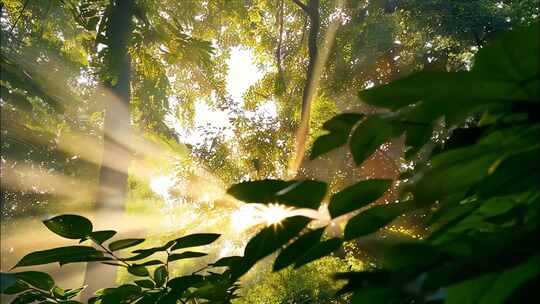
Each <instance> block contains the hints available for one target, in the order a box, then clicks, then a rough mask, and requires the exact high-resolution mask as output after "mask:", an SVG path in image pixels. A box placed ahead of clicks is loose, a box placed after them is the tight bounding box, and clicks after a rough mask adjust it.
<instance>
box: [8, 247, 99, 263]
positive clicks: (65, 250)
mask: <svg viewBox="0 0 540 304" xmlns="http://www.w3.org/2000/svg"><path fill="white" fill-rule="evenodd" d="M96 258H103V252H101V251H98V250H96V249H94V248H93V247H88V246H66V247H59V248H54V249H48V250H42V251H36V252H32V253H29V254H27V255H25V256H24V257H23V258H22V259H21V260H20V261H19V262H18V263H17V265H15V267H21V266H33V265H43V264H49V263H55V262H59V263H63V262H69V263H73V262H84V261H88V260H90V261H92V260H93V259H96Z"/></svg>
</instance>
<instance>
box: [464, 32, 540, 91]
mask: <svg viewBox="0 0 540 304" xmlns="http://www.w3.org/2000/svg"><path fill="white" fill-rule="evenodd" d="M539 32H540V30H539V25H538V22H535V23H533V24H531V25H530V26H528V27H526V28H517V29H516V30H513V31H511V32H508V33H505V34H503V35H501V36H500V37H499V38H498V39H496V40H494V41H492V42H491V43H489V44H488V45H486V46H485V47H483V48H481V49H480V50H479V51H478V54H476V56H475V57H474V66H473V71H475V72H478V73H483V74H485V75H489V76H490V77H498V78H504V79H510V80H514V81H516V82H521V81H523V80H527V79H531V78H533V77H535V76H536V77H537V76H538V71H539V70H540V57H539V56H538V54H539V53H540V46H539V45H538V43H531V42H533V41H537V40H538V37H539V36H540V33H539ZM516 46H520V47H516ZM536 90H538V87H536Z"/></svg>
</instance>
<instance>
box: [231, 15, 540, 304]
mask: <svg viewBox="0 0 540 304" xmlns="http://www.w3.org/2000/svg"><path fill="white" fill-rule="evenodd" d="M538 37H540V33H539V25H538V24H534V25H532V26H530V27H527V28H519V29H517V30H515V31H512V32H509V33H506V34H504V35H502V36H501V37H498V39H497V40H494V41H493V42H492V43H491V44H488V45H486V46H485V47H484V48H482V49H481V50H480V51H479V53H478V54H477V55H476V57H475V59H474V66H473V68H472V70H471V71H460V72H442V71H441V72H436V71H422V72H419V73H415V74H413V75H411V76H408V77H405V78H403V79H400V80H397V81H394V82H392V83H390V84H388V85H384V86H380V87H375V88H372V89H368V90H365V91H362V92H360V97H361V99H362V100H363V101H364V102H366V103H368V104H370V105H374V106H377V107H382V108H387V109H389V110H390V111H389V112H385V113H383V114H380V113H378V114H373V115H369V116H364V115H361V114H355V113H347V114H341V115H338V116H336V117H334V118H332V119H331V120H329V121H328V122H326V124H325V125H324V128H325V129H326V130H327V131H329V133H328V134H326V135H323V136H321V137H319V138H318V139H317V140H316V141H315V143H314V145H313V148H312V151H311V157H312V158H315V157H317V156H319V155H321V154H324V153H326V152H328V151H330V150H332V149H335V148H338V147H340V146H342V145H345V144H348V145H349V147H350V151H351V153H352V155H353V158H354V161H355V162H356V164H357V165H361V164H362V163H363V162H364V161H365V160H366V159H367V158H368V157H370V156H371V155H372V154H373V153H374V152H375V151H376V150H377V149H379V147H380V146H381V145H382V144H384V143H386V142H388V141H390V140H392V139H394V138H398V137H401V136H404V137H405V146H406V151H405V158H406V159H407V160H409V161H411V162H412V163H413V166H411V169H410V171H409V172H403V173H404V174H403V175H402V178H400V181H399V183H400V185H401V186H400V194H401V196H400V199H399V200H398V202H396V203H390V204H385V205H376V206H372V207H369V208H367V209H364V211H363V212H360V213H359V214H357V215H355V216H353V217H352V218H350V219H349V220H348V222H347V224H346V227H345V233H344V237H343V239H342V238H337V237H334V238H330V239H321V238H322V236H323V233H324V230H325V227H322V228H319V229H315V230H313V229H310V228H309V227H308V224H309V223H310V221H311V220H310V219H308V218H304V217H301V216H296V217H291V218H288V219H286V220H284V221H283V222H282V223H280V225H277V226H275V227H267V228H265V229H263V230H262V231H261V232H260V233H258V234H257V235H256V236H254V237H253V238H252V239H251V240H250V241H249V242H248V244H247V246H246V248H245V252H244V256H243V257H237V258H236V261H234V262H233V263H232V264H231V265H232V271H233V275H235V276H241V275H242V274H244V273H245V272H246V271H247V270H249V268H250V267H251V266H252V265H253V264H255V263H256V262H257V261H259V260H261V259H262V258H264V257H265V256H267V255H269V254H271V253H273V252H275V251H278V250H279V251H280V253H279V254H278V257H277V259H276V260H275V263H274V270H280V269H283V268H285V267H287V266H289V265H294V267H299V266H302V265H304V264H306V263H309V262H310V261H313V260H316V259H318V258H321V257H323V256H326V255H330V254H331V253H332V252H334V251H335V250H337V249H338V248H340V246H341V245H342V242H343V240H354V239H357V238H359V237H362V236H365V235H368V234H371V233H374V232H376V231H378V230H379V229H381V228H383V227H384V226H386V225H387V224H389V223H391V222H392V221H393V220H395V219H396V218H397V217H399V216H402V215H405V214H407V213H409V212H411V211H414V210H419V209H420V210H427V211H428V212H429V213H431V214H429V220H428V221H427V223H426V225H427V229H428V231H429V235H428V236H427V237H426V238H425V239H421V240H411V241H407V242H400V243H396V244H392V245H388V246H387V249H386V250H385V251H386V253H385V259H384V261H383V263H382V265H381V266H380V268H378V269H375V270H370V271H362V272H347V273H340V274H337V275H336V278H337V279H341V280H346V281H347V284H346V285H345V287H344V288H343V289H342V290H341V291H340V292H341V293H351V292H352V293H353V298H352V302H353V303H426V302H429V303H443V302H444V303H506V302H508V301H509V300H511V301H515V302H520V303H521V301H523V300H524V298H523V297H524V295H526V294H527V293H531V292H533V290H531V288H529V287H532V286H533V285H532V284H534V279H535V278H537V277H538V275H539V273H540V255H539V246H538V242H537V241H536V236H537V235H538V232H539V231H538V230H539V226H538V223H539V218H538V214H540V212H539V211H540V210H539V209H540V167H539V164H540V142H539V140H538V139H539V138H540V116H538V113H539V110H540V74H539V71H540V64H539V54H540V50H539V46H540V44H539V43H538ZM471 117H480V119H479V120H472V122H471ZM391 184H392V181H389V180H374V179H371V180H365V181H361V182H359V183H357V184H355V185H352V186H350V187H348V188H346V189H344V190H342V191H340V192H338V193H336V194H334V195H333V196H332V197H331V198H330V202H329V206H328V208H329V212H330V215H331V217H332V218H335V217H337V216H340V215H343V214H346V213H349V212H352V211H356V210H358V209H360V208H363V207H366V206H367V205H368V204H369V203H371V202H373V201H374V200H376V199H377V198H379V197H381V196H382V195H383V193H384V192H385V191H386V190H387V189H388V188H389V187H390V185H391ZM326 188H327V186H326V184H325V183H322V182H318V181H312V180H305V181H280V180H262V181H252V182H244V183H241V184H237V185H235V186H233V187H232V188H230V189H229V194H231V195H233V196H235V197H236V198H237V199H240V200H242V201H245V202H247V203H255V202H256V203H276V202H277V203H281V204H285V205H288V206H292V207H298V208H313V209H317V208H318V207H319V205H320V203H321V201H322V200H323V198H324V197H325V195H326ZM359 242H361V240H359Z"/></svg>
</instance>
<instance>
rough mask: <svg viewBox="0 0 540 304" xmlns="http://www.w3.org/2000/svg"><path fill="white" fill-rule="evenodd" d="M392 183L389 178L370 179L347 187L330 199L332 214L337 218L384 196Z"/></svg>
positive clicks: (329, 207)
mask: <svg viewBox="0 0 540 304" xmlns="http://www.w3.org/2000/svg"><path fill="white" fill-rule="evenodd" d="M391 185H392V180H389V179H368V180H364V181H361V182H359V183H356V184H354V185H352V186H350V187H347V188H345V189H343V190H341V191H340V192H338V193H336V194H335V195H334V196H332V198H331V199H330V204H329V205H328V210H329V211H330V215H331V216H332V218H335V217H338V216H340V215H343V214H345V213H349V212H351V211H354V210H356V209H359V208H362V207H364V206H366V205H368V204H369V203H371V202H373V201H375V200H377V199H379V198H380V197H382V196H383V194H384V193H385V192H386V191H387V190H388V188H390V186H391Z"/></svg>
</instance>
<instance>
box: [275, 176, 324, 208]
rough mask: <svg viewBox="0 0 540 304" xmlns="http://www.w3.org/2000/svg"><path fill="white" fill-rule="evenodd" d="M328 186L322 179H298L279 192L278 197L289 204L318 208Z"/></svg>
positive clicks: (280, 200)
mask: <svg viewBox="0 0 540 304" xmlns="http://www.w3.org/2000/svg"><path fill="white" fill-rule="evenodd" d="M327 188H328V187H327V185H326V183H324V182H320V181H314V180H303V181H297V182H294V183H292V184H291V185H290V186H288V187H286V188H284V189H282V190H280V191H279V192H277V195H276V197H277V199H278V200H279V202H281V203H283V204H285V205H287V206H292V207H298V208H311V209H318V208H319V206H320V204H321V201H322V199H323V198H324V196H325V195H326V190H327Z"/></svg>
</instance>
